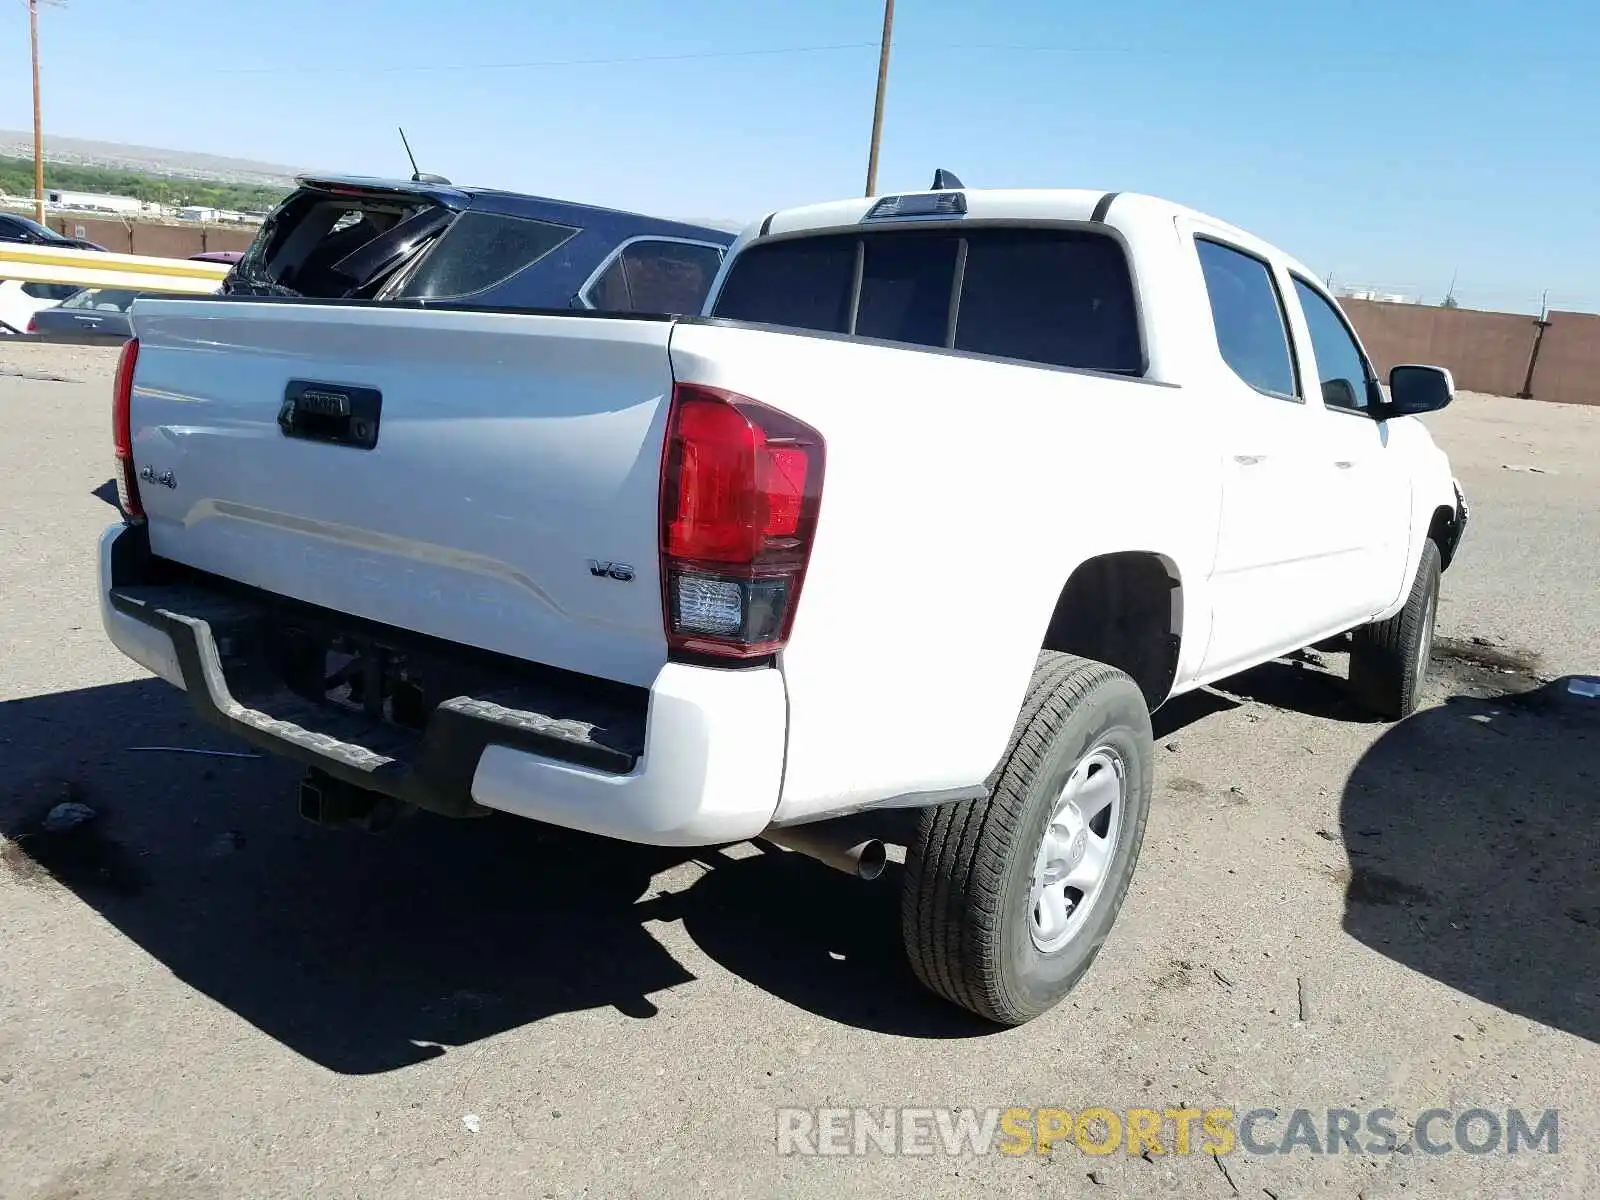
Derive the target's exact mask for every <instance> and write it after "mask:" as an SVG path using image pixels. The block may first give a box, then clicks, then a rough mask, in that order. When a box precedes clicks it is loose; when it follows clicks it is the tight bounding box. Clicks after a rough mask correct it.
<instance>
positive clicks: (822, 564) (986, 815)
mask: <svg viewBox="0 0 1600 1200" xmlns="http://www.w3.org/2000/svg"><path fill="white" fill-rule="evenodd" d="M937 182H938V183H939V184H941V185H944V186H939V187H937V188H936V190H932V191H928V192H923V193H915V194H908V195H897V196H888V197H882V198H867V199H855V200H844V201H840V202H838V203H830V204H822V205H817V206H813V207H807V208H798V209H792V210H789V211H784V212H778V213H774V214H773V215H772V216H770V217H768V218H766V219H765V220H763V221H760V222H759V223H757V224H755V225H753V226H752V227H751V228H750V229H748V230H747V231H746V232H745V233H744V234H743V235H741V237H740V238H739V240H738V241H737V242H736V243H735V244H734V246H733V247H732V249H731V251H730V253H729V255H728V258H727V261H726V263H725V264H724V266H723V268H722V272H721V275H720V276H719V278H718V279H717V281H716V283H715V285H714V286H713V289H712V292H711V295H710V299H709V300H708V302H707V307H706V310H705V313H704V315H703V316H700V317H696V318H689V319H673V318H652V317H648V316H640V315H637V314H628V315H607V314H604V313H598V314H597V313H591V312H585V313H579V312H506V311H487V310H483V309H476V308H474V307H473V304H472V298H471V297H470V296H468V297H465V298H464V299H461V300H458V301H454V302H450V303H398V304H397V303H374V302H367V301H359V300H357V301H332V302H330V301H324V300H310V301H307V300H299V299H293V298H284V299H279V298H263V299H248V298H210V297H206V298H196V299H141V300H139V301H138V302H137V303H136V304H135V305H134V307H133V310H132V323H133V328H134V333H135V338H134V340H133V341H131V342H129V343H128V345H127V348H126V350H125V351H124V354H123V358H122V361H121V363H120V366H119V370H118V373H117V376H116V384H115V399H114V429H115V453H116V458H117V461H118V480H119V484H120V503H121V508H122V512H123V516H124V520H123V522H122V523H120V524H117V525H115V526H114V527H112V528H111V529H109V530H108V531H107V532H106V533H105V535H104V537H103V539H102V541H101V543H100V592H101V597H102V601H103V603H102V612H103V618H104V623H105V628H106V631H107V633H108V634H109V636H110V638H111V640H112V641H113V642H114V643H115V644H116V645H117V646H118V647H119V648H120V649H121V650H122V651H123V652H124V653H125V654H127V655H128V656H130V657H131V658H133V659H134V660H136V661H137V662H139V663H141V664H143V665H144V666H145V667H147V668H148V669H149V670H151V671H153V672H155V673H156V674H157V675H159V676H161V677H162V678H164V679H166V680H167V681H169V682H170V683H172V684H173V685H174V686H176V687H180V688H183V689H185V690H186V691H187V693H188V695H189V698H190V700H191V701H192V703H193V705H194V707H195V709H196V710H197V712H198V713H199V714H200V715H201V716H203V717H204V718H206V719H208V720H209V721H211V722H214V723H215V724H217V725H219V726H221V727H222V728H223V729H226V730H229V731H231V732H233V733H235V734H237V735H239V736H240V737H242V738H244V739H246V740H247V741H249V742H251V743H253V744H254V745H256V746H258V747H260V748H262V749H265V750H267V751H270V752H273V753H275V754H279V755H282V756H284V757H285V758H288V759H292V760H296V761H297V762H299V763H301V764H303V765H304V766H305V767H306V769H307V774H306V777H305V782H304V783H303V784H302V786H301V790H300V804H301V808H302V811H303V812H304V813H305V815H306V816H308V817H310V818H312V819H315V820H320V821H323V822H326V823H330V824H339V823H347V824H348V823H356V824H367V825H375V824H381V823H382V822H383V821H384V820H385V819H386V818H387V817H389V816H392V815H394V814H395V813H401V812H410V811H413V810H417V809H422V810H430V811H432V812H435V813H441V814H444V815H447V816H454V817H472V816H481V815H485V814H487V813H489V812H492V811H499V812H503V813H511V814H514V815H516V816H520V817H527V818H531V819H534V820H538V821H543V822H548V823H551V824H554V825H558V826H566V827H570V828H572V829H578V830H587V831H589V832H592V833H596V834H601V835H605V836H609V837H613V838H621V839H626V840H629V841H634V842H643V843H652V844H658V845H670V846H713V845H723V844H728V843H733V842H739V841H742V840H745V839H751V838H758V837H759V838H763V839H765V840H767V841H769V842H774V843H777V844H779V845H782V846H787V847H789V848H791V849H794V850H798V851H801V852H804V853H808V854H811V855H813V856H814V857H817V858H820V859H821V860H823V861H825V862H829V863H831V864H833V865H836V866H841V867H843V868H845V869H847V870H851V871H854V872H856V873H858V874H861V875H865V876H872V875H875V874H876V873H877V872H878V871H880V870H882V868H883V857H884V847H883V844H882V841H881V840H880V839H881V837H882V836H883V833H882V830H883V829H884V828H886V826H884V825H881V824H880V823H881V822H884V821H887V820H888V819H889V818H891V817H893V816H894V815H895V813H896V812H897V811H898V810H905V809H919V810H920V814H915V817H916V832H915V834H914V835H910V841H909V845H908V846H907V850H906V861H905V868H904V871H903V873H902V887H903V888H904V903H903V920H904V936H905V945H906V949H907V952H908V956H909V958H910V962H911V965H912V967H913V969H914V970H915V972H916V974H917V976H918V977H919V978H920V979H921V980H922V982H923V983H925V984H926V985H927V986H928V987H929V988H931V989H933V990H934V991H935V992H937V993H939V994H940V995H942V996H945V997H947V998H948V999H949V1000H951V1001H953V1002H955V1003H956V1004H959V1005H963V1006H965V1007H967V1008H969V1009H971V1010H972V1011H974V1012H976V1013H978V1014H981V1015H982V1016H983V1017H986V1018H988V1019H990V1020H993V1021H996V1022H1000V1023H1005V1024H1018V1023H1021V1022H1023V1021H1026V1020H1028V1019H1030V1018H1032V1017H1035V1016H1037V1015H1039V1014H1040V1013H1043V1012H1045V1011H1046V1010H1047V1009H1049V1008H1050V1007H1051V1006H1052V1005H1054V1004H1055V1003H1057V1002H1058V1001H1059V1000H1060V999H1061V998H1062V996H1063V995H1064V994H1065V993H1066V992H1067V991H1068V989H1069V988H1071V987H1072V986H1073V985H1074V983H1076V981H1077V980H1078V979H1079V977H1080V976H1082V975H1083V973H1084V972H1085V971H1086V970H1087V969H1088V967H1089V965H1090V963H1091V962H1092V961H1093V959H1094V957H1095V955H1096V953H1097V952H1098V950H1099V948H1100V946H1101V944H1102V943H1103V942H1104V940H1105V938H1106V936H1107V934H1108V932H1109V931H1110V929H1111V927H1112V924H1113V922H1114V921H1115V919H1116V915H1117V912H1118V909H1119V908H1120V906H1121V904H1122V901H1123V897H1124V895H1125V894H1126V892H1127V890H1128V885H1129V881H1130V879H1131V877H1132V874H1133V870H1134V863H1135V860H1136V859H1137V857H1138V854H1139V847H1140V842H1141V840H1142V838H1143V835H1144V829H1145V823H1146V820H1147V817H1148V814H1149V810H1150V795H1151V783H1152V776H1153V774H1154V770H1155V768H1154V763H1153V759H1152V754H1151V749H1152V741H1151V723H1150V714H1151V712H1152V711H1153V710H1155V709H1156V708H1157V707H1159V706H1160V705H1161V704H1163V703H1164V702H1165V701H1167V700H1168V699H1170V698H1171V697H1173V696H1176V695H1178V694H1180V693H1183V692H1187V691H1190V690H1192V689H1195V688H1198V687H1200V686H1202V685H1204V684H1206V683H1208V682H1209V681H1212V680H1216V679H1218V678H1220V677H1223V676H1227V675H1230V674H1233V673H1235V672H1238V671H1241V670H1244V669H1245V668H1248V667H1251V666H1253V665H1255V664H1258V663H1262V662H1265V661H1267V660H1270V659H1273V658H1275V657H1278V656H1281V655H1283V654H1285V653H1286V652H1290V651H1293V650H1295V649H1297V648H1300V647H1305V646H1308V645H1311V644H1313V643H1317V642H1320V641H1323V640H1325V639H1327V638H1329V637H1331V636H1333V635H1337V634H1341V633H1343V632H1346V631H1353V638H1352V639H1351V641H1352V652H1351V667H1350V675H1351V681H1350V682H1351V685H1352V687H1353V689H1354V692H1355V694H1356V695H1357V696H1359V697H1360V698H1362V699H1363V700H1364V701H1365V702H1366V703H1367V704H1368V705H1369V706H1370V708H1371V710H1372V711H1373V712H1374V713H1375V714H1377V715H1379V716H1381V717H1383V718H1386V719H1397V718H1400V717H1403V716H1405V715H1406V714H1408V713H1409V712H1410V711H1412V709H1413V708H1414V707H1415V706H1416V705H1417V702H1418V696H1419V690H1420V688H1421V686H1422V683H1423V679H1424V675H1425V672H1426V669H1427V663H1428V653H1429V648H1430V644H1431V639H1432V630H1433V624H1434V614H1435V608H1436V603H1437V598H1438V594H1439V580H1440V574H1441V572H1442V571H1443V570H1444V569H1445V568H1446V567H1448V566H1449V565H1450V561H1451V559H1452V557H1453V556H1454V554H1455V551H1456V547H1457V545H1458V543H1459V541H1460V539H1461V536H1462V532H1463V528H1464V526H1465V523H1466V518H1467V511H1466V507H1465V505H1464V503H1463V500H1462V497H1461V494H1460V491H1459V488H1458V487H1457V486H1456V485H1455V483H1454V481H1453V479H1452V476H1451V471H1450V468H1449V464H1448V463H1447V461H1446V458H1445V455H1444V454H1443V453H1442V452H1441V451H1440V450H1439V449H1438V448H1437V447H1436V446H1435V444H1434V442H1433V440H1432V439H1431V438H1430V436H1429V434H1428V431H1427V430H1426V429H1425V428H1424V427H1423V425H1422V424H1421V423H1420V422H1419V421H1417V420H1416V419H1415V418H1416V414H1419V413H1424V412H1428V411H1431V410H1435V409H1438V408H1441V407H1442V406H1444V405H1445V404H1446V403H1448V402H1449V401H1450V399H1451V397H1452V392H1453V383H1452V381H1451V378H1450V376H1449V374H1448V372H1446V371H1443V370H1440V369H1438V368H1433V367H1425V366H1400V367H1396V368H1394V370H1393V371H1392V372H1391V373H1390V376H1389V379H1388V381H1387V382H1388V387H1387V389H1385V388H1384V387H1383V386H1382V385H1381V384H1380V382H1379V381H1378V379H1377V378H1376V377H1375V375H1374V372H1373V368H1372V366H1371V363H1370V360H1369V358H1368V357H1367V356H1366V354H1365V353H1364V352H1363V350H1362V347H1361V344H1360V342H1359V341H1358V339H1357V337H1356V335H1355V333H1354V332H1353V330H1352V329H1351V327H1350V325H1349V323H1348V322H1347V321H1346V320H1345V318H1344V317H1343V316H1342V315H1341V312H1340V310H1339V308H1338V306H1337V305H1336V304H1335V302H1334V301H1333V300H1332V299H1331V298H1330V297H1329V296H1328V294H1327V292H1326V291H1325V290H1324V289H1323V288H1322V287H1321V286H1319V285H1318V283H1317V281H1316V277H1315V276H1314V275H1313V274H1312V273H1311V272H1310V271H1309V270H1307V269H1306V268H1305V267H1303V266H1301V265H1300V264H1299V263H1297V262H1295V261H1294V260H1292V259H1290V258H1288V257H1286V256H1285V255H1284V254H1283V253H1281V252H1280V251H1279V250H1277V249H1275V248H1274V247H1272V246H1270V245H1267V244H1265V243H1264V242H1262V241H1260V240H1259V239H1257V238H1255V237H1252V236H1250V235H1248V234H1246V233H1244V232H1242V231H1240V230H1238V229H1236V228H1233V227H1232V226H1230V225H1227V224H1223V223H1221V222H1219V221H1216V220H1213V219H1211V218H1210V217H1206V216H1203V215H1201V214H1200V213H1197V212H1193V211H1190V210H1188V209H1186V208H1182V207H1180V206H1177V205H1175V204H1172V203H1168V202H1165V201H1162V200H1158V199H1153V198H1150V197H1147V196H1141V195H1133V194H1116V193H1113V194H1103V193H1100V192H1089V191H985V190H968V189H965V188H962V187H961V186H960V185H959V184H958V183H956V184H955V186H949V184H950V183H951V182H953V181H950V180H948V178H947V177H945V176H943V175H942V173H941V178H940V179H939V180H938V181H937ZM291 242H292V239H291ZM310 249H311V248H308V247H304V246H299V247H297V246H294V245H289V244H286V245H285V246H283V247H281V248H279V250H278V251H277V252H278V253H281V254H286V255H292V254H295V253H301V254H304V253H307V252H309V250H310ZM421 252H423V253H425V252H426V249H425V248H424V249H423V250H422V251H421ZM406 265H408V264H406V263H404V262H398V263H396V264H395V269H404V267H405V266H406ZM900 815H901V816H902V817H903V816H904V815H905V814H904V813H903V812H901V814H900Z"/></svg>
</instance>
